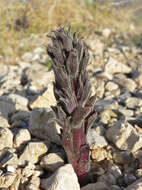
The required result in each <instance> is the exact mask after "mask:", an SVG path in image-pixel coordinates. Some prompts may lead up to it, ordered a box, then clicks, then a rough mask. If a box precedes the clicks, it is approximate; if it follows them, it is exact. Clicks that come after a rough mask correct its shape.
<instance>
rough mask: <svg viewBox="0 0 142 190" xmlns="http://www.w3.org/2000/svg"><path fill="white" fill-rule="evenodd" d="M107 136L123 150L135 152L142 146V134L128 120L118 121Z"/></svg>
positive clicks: (108, 131)
mask: <svg viewBox="0 0 142 190" xmlns="http://www.w3.org/2000/svg"><path fill="white" fill-rule="evenodd" d="M106 137H107V138H108V140H110V141H111V142H113V143H114V144H115V145H116V146H117V147H118V148H119V149H121V150H129V151H131V152H135V151H137V150H139V149H140V148H141V147H142V136H140V135H139V134H138V133H137V131H136V130H135V129H134V128H133V126H132V125H130V124H129V123H127V122H125V123H124V122H122V121H118V122H116V124H115V125H114V126H112V127H110V128H109V129H108V130H107V132H106Z"/></svg>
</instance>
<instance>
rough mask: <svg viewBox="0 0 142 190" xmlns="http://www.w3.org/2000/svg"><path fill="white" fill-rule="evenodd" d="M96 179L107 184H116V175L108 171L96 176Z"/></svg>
mask: <svg viewBox="0 0 142 190" xmlns="http://www.w3.org/2000/svg"><path fill="white" fill-rule="evenodd" d="M97 181H100V182H103V183H105V184H108V185H116V177H115V176H114V175H113V174H111V173H109V172H107V173H105V174H103V175H102V176H100V177H98V180H97Z"/></svg>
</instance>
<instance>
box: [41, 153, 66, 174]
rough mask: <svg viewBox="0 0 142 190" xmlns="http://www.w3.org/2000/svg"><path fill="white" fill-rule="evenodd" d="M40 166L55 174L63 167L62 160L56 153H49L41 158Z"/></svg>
mask: <svg viewBox="0 0 142 190" xmlns="http://www.w3.org/2000/svg"><path fill="white" fill-rule="evenodd" d="M40 165H41V166H42V167H43V168H44V169H46V170H47V171H48V170H50V171H52V172H55V171H56V170H57V169H58V168H59V167H61V166H63V165H64V160H63V159H62V158H61V156H60V155H58V154H57V153H49V154H47V155H46V156H44V157H42V159H41V162H40Z"/></svg>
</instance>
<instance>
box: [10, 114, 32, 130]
mask: <svg viewBox="0 0 142 190" xmlns="http://www.w3.org/2000/svg"><path fill="white" fill-rule="evenodd" d="M29 118H30V112H27V111H18V112H16V113H15V114H13V115H12V116H11V118H10V123H11V127H20V128H21V127H24V128H25V127H26V128H27V127H28V126H29Z"/></svg>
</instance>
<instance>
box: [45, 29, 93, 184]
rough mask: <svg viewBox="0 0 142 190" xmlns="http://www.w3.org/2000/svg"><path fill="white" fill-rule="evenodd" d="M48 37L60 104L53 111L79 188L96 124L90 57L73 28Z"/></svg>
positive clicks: (55, 91)
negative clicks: (60, 128)
mask: <svg viewBox="0 0 142 190" xmlns="http://www.w3.org/2000/svg"><path fill="white" fill-rule="evenodd" d="M49 37H50V38H51V40H52V43H53V45H52V46H50V45H48V47H47V53H48V55H49V56H50V57H51V59H52V61H53V70H54V74H55V82H54V95H55V98H56V100H57V106H55V107H52V109H53V110H54V112H55V114H56V121H57V123H58V124H59V125H60V126H61V127H62V144H63V147H64V149H65V151H66V154H67V159H68V162H69V163H70V164H72V166H73V168H74V170H75V172H76V174H77V176H78V179H79V182H80V184H83V183H84V182H85V180H87V176H88V172H89V169H90V162H89V151H90V150H89V145H88V143H87V140H86V136H87V132H88V129H89V128H90V127H91V126H92V124H93V122H94V120H95V111H94V104H95V95H94V96H91V85H90V81H89V77H88V74H87V71H86V67H87V63H88V60H89V53H88V49H87V47H86V45H85V44H84V43H83V42H82V40H81V38H80V39H78V38H77V33H76V32H75V33H74V34H73V36H71V33H70V28H69V29H68V31H67V32H66V31H65V30H64V28H60V29H58V30H56V31H53V35H52V36H49Z"/></svg>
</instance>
